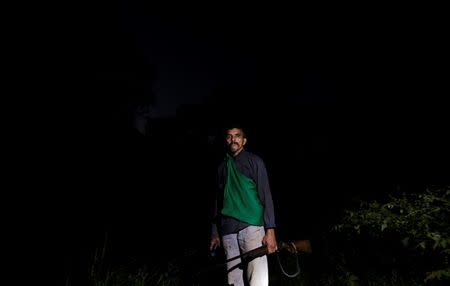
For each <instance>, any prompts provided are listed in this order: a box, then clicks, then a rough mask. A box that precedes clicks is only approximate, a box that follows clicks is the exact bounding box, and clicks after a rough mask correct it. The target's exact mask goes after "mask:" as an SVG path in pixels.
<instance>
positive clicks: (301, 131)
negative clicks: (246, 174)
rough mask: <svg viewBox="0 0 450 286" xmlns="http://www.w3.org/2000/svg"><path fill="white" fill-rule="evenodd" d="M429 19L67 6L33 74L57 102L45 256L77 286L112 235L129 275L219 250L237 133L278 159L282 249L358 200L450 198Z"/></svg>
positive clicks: (362, 12) (273, 171)
mask: <svg viewBox="0 0 450 286" xmlns="http://www.w3.org/2000/svg"><path fill="white" fill-rule="evenodd" d="M203 8H206V9H207V11H201V10H200V9H203ZM419 8H420V7H401V8H398V7H388V8H387V7H342V6H340V7H314V8H313V7H307V6H299V7H298V8H293V7H292V8H290V9H288V7H284V8H281V7H265V8H263V7H240V6H239V7H235V6H232V4H231V3H223V6H221V5H215V6H209V7H202V6H200V5H199V6H198V7H197V6H196V7H194V6H187V5H186V6H184V7H177V9H175V8H174V7H172V9H164V10H162V9H160V7H156V5H151V4H143V3H138V2H136V1H115V2H111V1H107V2H104V3H97V4H95V5H94V4H90V5H86V6H83V7H77V8H76V9H75V8H74V9H75V10H74V11H79V10H80V13H79V14H78V13H75V12H74V11H72V10H71V7H65V9H62V10H61V11H64V12H61V14H60V15H59V16H58V17H57V18H58V20H60V21H49V23H47V24H46V25H45V26H46V27H47V28H49V29H46V30H45V33H43V35H42V36H37V37H36V38H37V39H40V40H38V42H39V41H41V42H47V43H50V45H49V47H48V48H42V53H39V52H38V53H37V54H39V57H38V58H39V60H38V61H39V63H45V64H44V65H43V66H45V67H47V68H48V70H47V71H45V72H44V71H42V70H40V68H38V65H35V66H34V67H33V69H32V70H31V72H32V73H34V74H35V75H36V77H37V81H38V82H39V84H40V86H42V87H43V88H44V90H46V91H48V94H50V95H51V98H50V97H48V98H47V97H46V98H45V99H44V98H42V100H41V99H39V100H37V101H39V103H40V106H41V105H42V106H43V107H42V109H40V110H42V114H41V115H43V116H42V117H44V120H43V121H42V122H43V123H42V124H41V123H40V121H39V123H37V122H38V121H35V122H34V123H35V124H34V126H33V127H38V128H36V131H34V129H35V128H33V134H32V135H30V137H33V138H38V140H37V142H36V143H35V144H34V143H33V144H32V145H31V149H32V151H36V154H33V156H36V159H37V161H34V163H32V164H30V165H29V169H31V170H33V171H32V173H33V176H32V177H33V178H36V182H39V183H41V184H39V185H40V186H41V185H42V186H43V190H42V191H38V192H37V191H33V192H31V191H29V192H27V195H28V197H29V198H30V200H29V202H27V203H25V204H24V205H26V207H24V208H23V209H24V210H25V212H24V214H25V217H27V219H26V223H25V224H24V225H25V226H26V227H28V231H27V232H28V233H32V234H31V235H32V236H37V238H36V239H35V240H33V241H39V243H36V244H33V245H36V247H38V248H39V247H42V245H44V244H45V245H46V247H48V248H47V249H50V250H49V252H50V254H48V253H47V254H48V255H50V257H53V258H54V260H53V262H52V263H53V264H54V265H58V267H60V268H61V271H63V272H65V273H66V274H67V273H68V272H72V275H75V276H76V273H78V272H77V271H79V269H80V267H82V266H80V265H84V264H83V259H85V258H86V257H87V256H88V255H90V253H91V252H92V249H94V248H95V247H98V246H99V245H101V243H102V239H103V236H104V233H105V232H107V233H108V235H109V239H110V240H111V245H110V246H111V253H112V254H111V257H112V258H111V259H113V260H114V259H116V260H118V261H127V259H130V257H135V258H136V257H137V259H140V260H142V261H144V262H146V263H149V262H152V261H156V260H158V259H164V258H165V257H169V256H170V255H174V254H176V253H177V249H178V250H180V249H183V248H186V247H187V246H188V247H191V248H197V249H201V248H202V247H206V244H207V242H208V232H209V228H208V227H209V225H208V223H209V220H208V219H209V218H208V213H209V211H210V205H209V204H208V203H209V202H210V199H211V196H212V194H211V188H212V185H213V181H214V172H215V165H216V164H217V162H218V161H219V160H220V158H221V155H222V154H223V153H222V152H223V146H222V142H221V137H220V131H221V128H223V126H224V125H226V124H227V123H228V122H236V121H238V122H242V123H243V124H244V126H246V127H247V128H248V134H249V146H248V148H249V150H251V151H254V152H255V153H257V154H259V155H260V156H261V157H262V158H263V159H264V160H265V162H266V165H267V168H268V171H269V175H270V179H271V185H272V189H273V193H274V194H273V196H274V200H275V206H276V211H277V219H278V225H279V230H278V231H279V232H278V233H279V237H280V238H281V239H297V238H309V239H313V238H314V237H315V236H317V235H318V234H319V233H321V232H322V231H324V230H325V229H326V228H327V227H328V226H329V225H331V224H332V223H333V222H334V219H335V218H336V215H337V214H338V213H339V212H340V210H341V209H342V207H343V206H345V205H347V204H349V201H350V198H351V197H353V196H355V195H359V196H363V197H367V198H377V197H379V196H382V195H383V194H386V193H389V192H398V191H407V192H409V191H421V190H424V189H425V187H426V186H431V185H440V184H445V183H448V174H449V173H448V162H449V159H450V157H449V151H448V149H449V148H448V146H450V144H449V143H450V142H449V136H448V133H449V128H448V127H449V126H448V123H447V122H448V105H447V104H446V103H445V100H444V97H445V96H447V95H448V87H447V86H446V83H447V81H448V77H447V76H448V72H447V66H445V65H444V56H443V55H444V50H445V48H444V38H445V37H443V34H442V32H443V28H442V27H443V21H444V19H443V18H441V17H440V16H439V15H434V14H433V13H434V12H433V11H428V10H426V9H424V10H422V9H419ZM260 9H261V10H263V11H259V10H260ZM58 23H62V24H61V25H58ZM39 51H41V50H39ZM33 100H36V98H35V99H33ZM36 125H38V126H36ZM41 147H43V148H41ZM41 150H46V151H48V152H41ZM36 162H40V163H42V162H48V163H49V167H43V166H41V164H40V163H36ZM41 241H42V242H45V243H44V244H41V243H42V242H41ZM162 246H167V248H168V249H169V250H168V251H167V253H166V252H163V251H161V248H162ZM155 249H158V250H155ZM53 264H52V265H53ZM68 269H72V270H68ZM73 269H76V270H73ZM73 273H75V274H73Z"/></svg>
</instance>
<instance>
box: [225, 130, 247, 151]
mask: <svg viewBox="0 0 450 286" xmlns="http://www.w3.org/2000/svg"><path fill="white" fill-rule="evenodd" d="M226 141H227V146H228V148H229V149H230V152H231V153H232V154H236V155H237V154H238V153H239V152H241V151H242V149H244V145H245V143H247V139H246V138H244V132H242V130H241V129H239V128H233V129H229V130H228V131H227V137H226Z"/></svg>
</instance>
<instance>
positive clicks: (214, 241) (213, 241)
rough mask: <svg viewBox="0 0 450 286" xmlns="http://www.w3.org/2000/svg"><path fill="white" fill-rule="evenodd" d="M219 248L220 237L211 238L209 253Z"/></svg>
mask: <svg viewBox="0 0 450 286" xmlns="http://www.w3.org/2000/svg"><path fill="white" fill-rule="evenodd" d="M219 246H220V238H218V237H214V238H211V242H210V244H209V251H212V250H213V249H215V248H216V247H219Z"/></svg>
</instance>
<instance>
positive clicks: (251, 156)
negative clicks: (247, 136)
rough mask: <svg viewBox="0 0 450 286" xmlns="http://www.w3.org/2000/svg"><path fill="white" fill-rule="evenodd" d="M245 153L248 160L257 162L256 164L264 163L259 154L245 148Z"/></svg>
mask: <svg viewBox="0 0 450 286" xmlns="http://www.w3.org/2000/svg"><path fill="white" fill-rule="evenodd" d="M245 155H246V156H247V158H248V159H249V160H251V161H253V162H255V163H258V164H261V163H264V161H263V159H262V158H261V157H260V156H259V155H257V154H255V153H253V152H249V151H247V150H246V151H245Z"/></svg>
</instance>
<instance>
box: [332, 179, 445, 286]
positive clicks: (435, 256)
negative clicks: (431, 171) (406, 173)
mask: <svg viewBox="0 0 450 286" xmlns="http://www.w3.org/2000/svg"><path fill="white" fill-rule="evenodd" d="M449 220H450V187H446V188H440V189H434V190H426V191H425V192H424V193H420V194H417V193H414V194H405V193H403V194H402V195H401V196H398V197H394V196H389V200H388V201H386V202H384V203H381V202H378V201H372V202H364V201H362V202H360V205H359V207H358V209H356V210H347V211H345V215H344V217H343V218H342V220H341V221H340V223H339V224H337V225H335V226H334V227H333V231H334V232H336V233H340V234H342V235H344V236H345V238H346V239H347V240H348V241H358V240H359V241H360V242H361V240H362V239H364V241H366V242H368V243H372V244H371V246H370V247H371V248H372V249H373V250H375V251H378V253H382V254H383V256H384V258H386V256H389V253H385V252H383V247H386V245H388V247H389V246H391V247H392V248H391V250H392V249H393V248H394V247H397V246H400V247H402V248H403V250H401V251H400V252H395V251H394V252H393V253H392V254H391V257H389V261H390V262H391V264H390V265H394V266H398V264H395V262H398V261H401V260H402V258H401V257H400V254H401V255H403V256H404V257H406V258H405V259H403V262H405V263H404V264H407V265H408V267H409V268H410V271H411V272H415V273H417V271H419V272H420V271H424V272H425V273H423V275H424V281H425V282H431V281H436V280H449V278H450V267H449V265H448V256H449V254H450V226H449ZM402 251H403V252H402ZM396 255H397V256H396ZM385 260H386V259H385Z"/></svg>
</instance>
